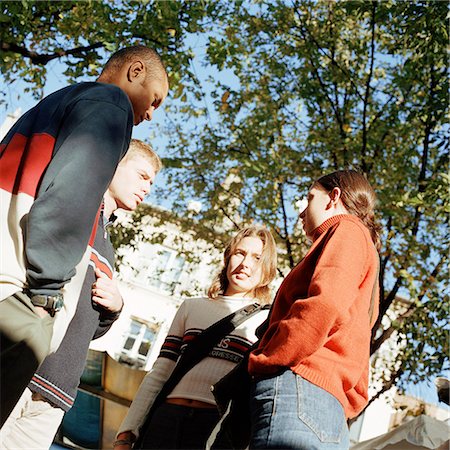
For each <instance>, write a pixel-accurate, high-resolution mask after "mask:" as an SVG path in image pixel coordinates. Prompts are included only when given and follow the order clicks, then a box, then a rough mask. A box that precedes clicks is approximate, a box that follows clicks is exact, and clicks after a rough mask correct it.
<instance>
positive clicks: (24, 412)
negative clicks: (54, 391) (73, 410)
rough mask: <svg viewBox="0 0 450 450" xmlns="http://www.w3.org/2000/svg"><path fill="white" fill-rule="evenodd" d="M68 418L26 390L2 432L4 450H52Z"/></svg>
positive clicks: (0, 439)
mask: <svg viewBox="0 0 450 450" xmlns="http://www.w3.org/2000/svg"><path fill="white" fill-rule="evenodd" d="M63 417H64V411H63V410H62V409H60V408H57V407H56V406H53V405H52V404H51V403H49V402H47V401H45V400H43V397H42V396H40V395H39V394H34V393H32V392H31V391H30V389H28V388H26V389H25V391H24V393H23V394H22V397H21V398H20V400H19V401H18V402H17V404H16V406H15V408H14V409H13V411H12V413H11V415H10V416H9V417H8V420H7V421H6V422H5V424H4V425H3V428H2V429H1V430H0V448H1V449H2V450H15V449H23V450H32V449H33V450H34V449H39V450H42V449H48V448H49V447H50V445H51V444H52V442H53V438H54V437H55V435H56V432H57V431H58V427H59V425H60V424H61V422H62V419H63Z"/></svg>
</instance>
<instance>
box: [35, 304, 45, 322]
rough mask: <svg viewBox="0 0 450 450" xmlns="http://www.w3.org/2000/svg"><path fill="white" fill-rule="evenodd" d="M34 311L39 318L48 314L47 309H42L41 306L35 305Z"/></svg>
mask: <svg viewBox="0 0 450 450" xmlns="http://www.w3.org/2000/svg"><path fill="white" fill-rule="evenodd" d="M34 311H35V313H36V314H37V315H38V316H39V317H40V318H41V319H43V318H44V317H47V316H48V311H47V310H46V309H44V308H43V307H42V306H36V305H35V306H34Z"/></svg>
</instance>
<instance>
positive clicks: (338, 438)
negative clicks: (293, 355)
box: [250, 370, 350, 450]
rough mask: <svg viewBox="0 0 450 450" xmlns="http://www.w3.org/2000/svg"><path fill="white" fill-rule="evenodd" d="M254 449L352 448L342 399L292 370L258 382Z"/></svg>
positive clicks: (253, 411)
mask: <svg viewBox="0 0 450 450" xmlns="http://www.w3.org/2000/svg"><path fill="white" fill-rule="evenodd" d="M250 410H251V422H252V438H251V441H250V448H251V449H256V448H273V449H299V450H348V448H349V444H350V443H349V433H348V427H347V423H346V420H345V414H344V410H343V408H342V405H341V404H340V403H339V402H338V400H337V399H336V398H335V397H334V396H333V395H331V394H330V393H328V392H327V391H325V390H324V389H322V388H320V387H318V386H315V385H314V384H312V383H310V382H309V381H307V380H305V379H303V378H302V377H300V376H298V375H296V374H294V373H293V372H291V371H290V370H286V371H284V372H283V373H282V374H279V375H276V376H273V377H271V378H264V379H261V380H257V381H254V382H253V383H252V389H251V400H250Z"/></svg>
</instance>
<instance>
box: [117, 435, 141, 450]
mask: <svg viewBox="0 0 450 450" xmlns="http://www.w3.org/2000/svg"><path fill="white" fill-rule="evenodd" d="M135 440H136V436H135V435H134V434H133V433H132V432H131V431H124V432H122V433H119V434H118V435H117V439H116V440H115V441H114V443H113V448H114V450H130V449H131V448H132V445H133V444H132V442H134V441H135ZM126 441H128V442H129V443H127V442H126Z"/></svg>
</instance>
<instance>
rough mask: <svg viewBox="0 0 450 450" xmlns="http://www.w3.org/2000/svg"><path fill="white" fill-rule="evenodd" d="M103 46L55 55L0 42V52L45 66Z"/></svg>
mask: <svg viewBox="0 0 450 450" xmlns="http://www.w3.org/2000/svg"><path fill="white" fill-rule="evenodd" d="M104 46H105V44H104V43H103V42H97V43H95V44H92V45H87V46H84V47H75V48H72V49H70V50H60V51H57V52H55V53H49V54H42V53H37V52H33V51H31V50H28V49H27V48H25V47H21V46H19V45H17V44H15V43H10V42H4V41H0V50H2V51H5V52H13V53H18V54H19V55H22V56H23V57H24V58H29V59H30V60H31V62H32V63H33V64H36V65H42V66H45V65H46V64H47V63H48V62H50V61H52V60H53V59H58V58H62V57H63V56H69V55H72V56H81V54H83V53H86V52H89V51H91V50H94V49H96V48H102V47H104Z"/></svg>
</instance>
